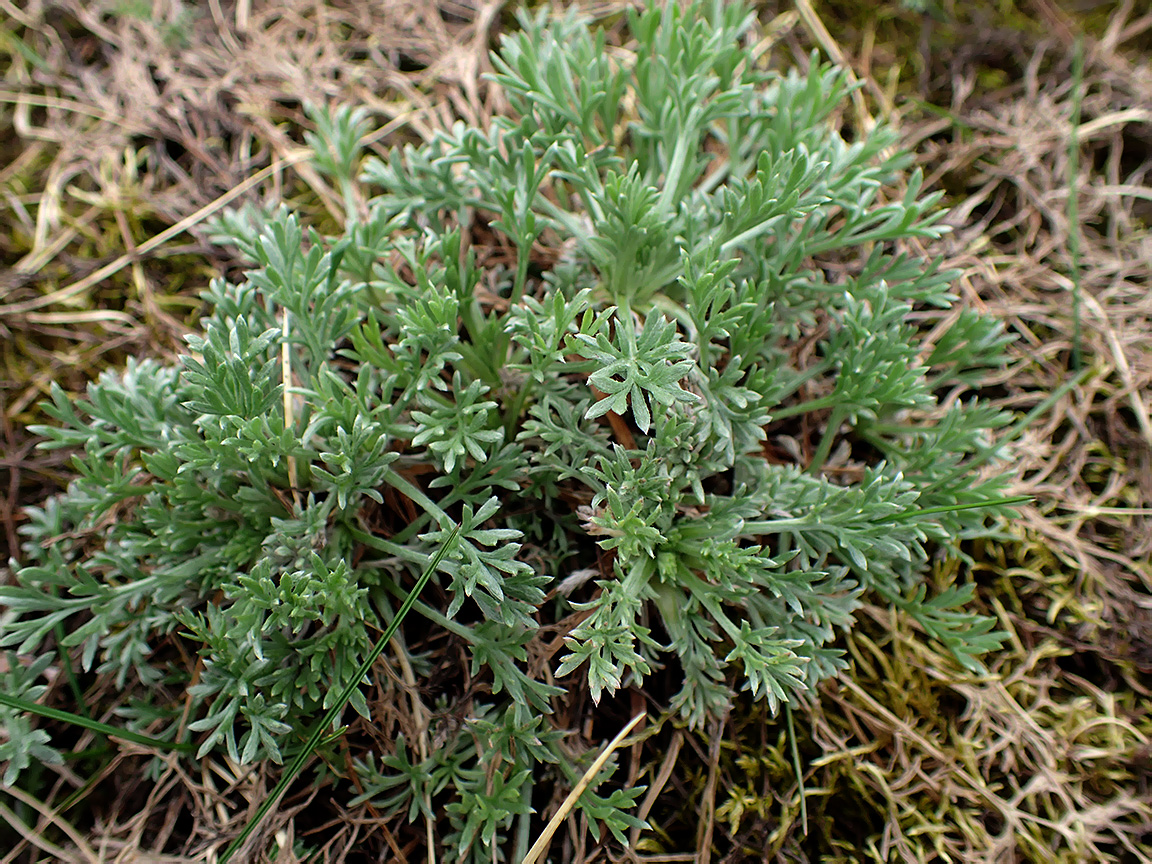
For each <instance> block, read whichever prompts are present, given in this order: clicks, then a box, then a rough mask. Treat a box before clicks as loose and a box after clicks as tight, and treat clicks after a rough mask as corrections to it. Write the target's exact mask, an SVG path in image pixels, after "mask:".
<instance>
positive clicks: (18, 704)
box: [0, 693, 196, 753]
mask: <svg viewBox="0 0 1152 864" xmlns="http://www.w3.org/2000/svg"><path fill="white" fill-rule="evenodd" d="M0 705H4V706H5V707H7V708H12V709H14V710H16V711H25V712H27V713H29V714H37V715H39V716H41V717H45V718H47V719H49V720H57V721H59V722H61V723H71V724H72V725H73V726H79V727H81V728H83V729H90V730H91V731H93V732H100V733H101V734H104V735H107V736H108V737H109V738H120V739H123V740H124V741H131V742H132V743H133V744H143V745H144V746H145V747H159V748H161V749H163V750H178V751H180V752H182V753H192V752H195V750H196V745H195V744H180V743H177V742H175V741H165V740H163V739H161V738H153V737H152V736H151V735H142V734H140V733H139V732H133V731H131V730H130V729H117V728H116V727H115V726H109V725H108V724H107V723H101V722H100V721H99V720H93V719H92V718H91V717H84V716H81V715H80V714H73V713H72V712H70V711H61V710H60V709H58V708H49V707H48V706H47V705H40V704H38V703H36V702H29V701H28V700H27V699H21V698H20V697H19V696H9V695H8V694H7V693H0Z"/></svg>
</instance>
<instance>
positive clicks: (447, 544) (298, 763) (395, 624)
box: [220, 525, 460, 864]
mask: <svg viewBox="0 0 1152 864" xmlns="http://www.w3.org/2000/svg"><path fill="white" fill-rule="evenodd" d="M459 533H460V526H459V525H457V526H456V527H455V528H453V529H452V533H451V534H449V535H448V539H447V540H445V541H444V543H443V544H442V545H441V546H440V548H439V550H437V552H436V554H435V555H434V556H433V557H432V560H431V561H430V562H429V564H428V567H427V568H426V569H425V570H424V573H423V574H422V575H421V576H420V579H419V580H418V581H417V582H416V586H415V587H414V588H413V589H412V590H411V591H410V592H409V593H408V596H407V597H406V598H405V599H404V602H403V603H402V604H400V609H399V610H397V612H396V615H395V617H393V619H392V623H391V624H389V625H388V627H387V629H386V630H385V631H384V635H383V636H381V637H380V638H379V639H378V640H376V645H375V646H374V647H373V648H372V651H371V652H370V653H369V654H368V656H367V657H366V658H364V662H363V663H361V664H360V668H359V669H357V670H356V674H355V675H353V676H352V680H351V681H349V682H348V684H347V686H345V687H344V691H343V692H342V693H341V694H340V698H339V699H337V700H336V701H335V702H334V703H333V704H332V707H331V708H329V709H328V712H327V713H326V714H325V715H324V717H323V718H321V720H320V722H319V723H317V724H316V726H315V728H314V729H313V730H312V734H311V735H310V736H309V738H308V742H307V743H306V744H305V745H304V749H303V750H301V751H300V753H299V754H298V755H297V756H296V758H295V759H293V760H292V764H291V765H289V766H288V768H287V769H286V770H285V771H284V774H283V775H282V776H281V777H280V782H279V783H277V784H276V787H275V788H274V789H273V790H272V793H271V794H270V795H269V796H268V797H267V798H265V799H264V803H263V804H261V805H260V809H259V810H257V811H256V815H254V816H253V817H252V818H251V819H250V820H249V821H248V824H247V825H245V826H244V830H243V831H241V832H240V835H239V836H238V837H237V838H236V839H235V840H233V841H232V843H231V845H229V846H228V848H227V849H225V850H224V854H223V855H221V856H220V864H227V862H228V861H229V859H231V858H232V856H233V855H235V854H236V852H237V851H238V850H239V849H240V847H241V846H242V845H244V841H245V840H247V839H248V838H249V837H250V836H251V834H252V832H253V831H255V830H256V828H257V827H258V826H259V825H260V823H261V822H263V821H264V817H265V816H267V815H268V812H269V811H270V810H271V809H272V808H273V807H274V806H276V802H278V801H279V800H280V796H282V795H283V794H284V791H285V790H286V789H287V788H288V786H289V785H290V784H291V783H292V781H293V780H294V779H296V775H297V774H299V773H300V770H301V769H302V768H303V767H304V764H305V763H306V762H307V761H308V758H309V757H310V756H311V755H312V753H313V751H315V749H316V748H317V747H318V746H319V745H320V741H321V740H322V739H323V738H324V737H326V736H325V731H324V730H325V729H327V728H328V727H329V726H330V725H331V724H332V722H333V721H334V720H335V719H336V717H337V716H338V715H339V714H340V712H341V711H342V710H344V706H345V705H347V704H348V700H349V699H351V698H352V694H353V693H354V692H355V690H356V688H357V687H359V686H360V682H361V681H362V680H364V676H365V675H367V674H368V670H370V669H371V668H372V666H373V664H375V662H376V661H377V660H378V659H380V654H381V653H383V651H384V648H385V647H386V646H387V645H388V643H389V642H390V641H391V640H392V637H393V636H394V635H396V630H397V629H398V628H399V627H400V622H401V621H403V620H404V616H405V615H407V614H408V612H409V610H411V608H412V605H413V604H414V603H415V602H416V598H417V597H418V596H419V594H420V592H421V591H422V590H423V589H424V586H425V585H426V584H427V583H428V580H429V579H430V578H431V577H432V574H433V573H434V572H435V571H436V568H437V567H439V566H440V562H441V561H443V560H444V556H445V555H447V554H448V550H449V549H451V548H452V544H453V543H454V542H455V541H456V535H457V534H459Z"/></svg>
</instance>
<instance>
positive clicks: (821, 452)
mask: <svg viewBox="0 0 1152 864" xmlns="http://www.w3.org/2000/svg"><path fill="white" fill-rule="evenodd" d="M847 417H848V409H847V408H845V407H843V406H842V405H841V406H837V407H835V408H833V409H832V416H831V417H829V418H828V425H827V426H826V427H825V428H824V437H823V438H821V439H820V444H819V446H817V448H816V452H815V453H813V454H812V462H811V464H810V465H809V466H808V468H807V473H809V474H819V473H820V469H821V468H822V467H823V466H824V460H825V459H827V458H828V454H829V453H830V452H832V445H833V443H835V441H836V435H837V434H838V433H839V431H840V424H841V423H843V422H844V421H845V420H846V419H847Z"/></svg>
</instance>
